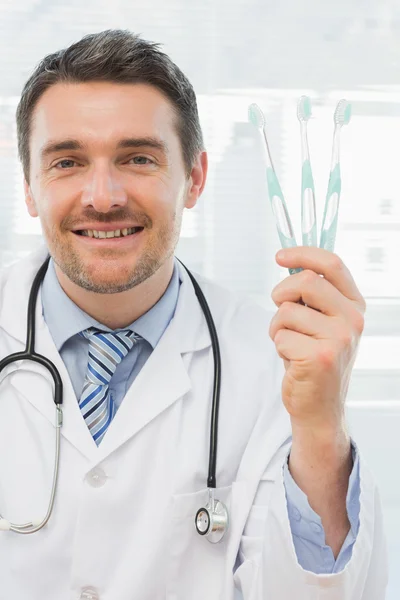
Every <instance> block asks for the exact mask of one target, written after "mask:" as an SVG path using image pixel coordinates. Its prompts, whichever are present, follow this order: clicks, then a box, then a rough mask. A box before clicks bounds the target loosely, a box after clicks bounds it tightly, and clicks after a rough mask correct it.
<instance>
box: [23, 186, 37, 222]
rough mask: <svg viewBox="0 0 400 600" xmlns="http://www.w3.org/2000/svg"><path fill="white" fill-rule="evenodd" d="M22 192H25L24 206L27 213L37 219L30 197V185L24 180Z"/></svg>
mask: <svg viewBox="0 0 400 600" xmlns="http://www.w3.org/2000/svg"><path fill="white" fill-rule="evenodd" d="M24 192H25V204H26V206H27V208H28V212H29V214H30V215H31V217H38V216H39V213H38V211H37V209H36V204H35V200H34V198H33V195H32V190H31V188H30V185H29V184H28V183H27V181H26V179H24Z"/></svg>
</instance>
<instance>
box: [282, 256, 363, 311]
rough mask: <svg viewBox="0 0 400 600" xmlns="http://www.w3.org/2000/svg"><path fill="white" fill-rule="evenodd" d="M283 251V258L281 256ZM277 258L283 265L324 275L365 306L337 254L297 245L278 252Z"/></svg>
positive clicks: (343, 292)
mask: <svg viewBox="0 0 400 600" xmlns="http://www.w3.org/2000/svg"><path fill="white" fill-rule="evenodd" d="M281 253H283V258H281V257H280V256H281ZM276 260H277V262H278V264H280V265H281V266H282V267H287V268H293V269H297V268H303V269H310V270H311V271H314V272H315V273H318V274H319V275H323V277H324V278H325V279H326V280H327V281H329V282H330V283H331V284H332V285H333V286H334V287H335V288H336V289H337V290H339V292H341V293H342V294H343V295H344V296H346V297H347V298H349V299H350V300H354V301H355V302H358V303H360V304H361V306H362V307H365V301H364V298H363V297H362V295H361V293H360V291H359V289H358V287H357V285H356V283H355V281H354V279H353V276H352V275H351V273H350V271H349V269H348V268H347V267H346V265H345V264H344V262H343V261H342V260H341V259H340V258H339V256H338V255H337V254H334V253H333V252H329V251H328V250H324V249H323V248H315V247H313V246H296V247H294V248H285V250H281V251H280V252H278V253H277V255H276Z"/></svg>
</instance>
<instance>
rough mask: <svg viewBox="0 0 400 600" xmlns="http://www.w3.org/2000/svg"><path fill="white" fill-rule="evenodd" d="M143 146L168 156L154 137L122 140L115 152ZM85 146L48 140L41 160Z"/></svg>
mask: <svg viewBox="0 0 400 600" xmlns="http://www.w3.org/2000/svg"><path fill="white" fill-rule="evenodd" d="M144 146H146V147H148V148H149V147H150V148H154V149H155V150H159V151H160V152H163V154H168V146H167V144H166V143H165V142H163V141H162V140H160V139H158V138H154V137H142V138H134V137H132V138H124V139H122V140H120V141H119V142H118V144H117V150H121V149H124V148H143V147H144ZM86 147H87V146H86V144H85V143H84V142H82V141H80V140H76V139H67V140H60V141H58V140H50V141H49V142H47V144H45V145H44V146H43V148H42V149H41V151H40V156H41V159H42V160H43V159H45V158H47V157H48V156H50V155H51V154H54V153H55V152H61V151H62V150H85V149H86Z"/></svg>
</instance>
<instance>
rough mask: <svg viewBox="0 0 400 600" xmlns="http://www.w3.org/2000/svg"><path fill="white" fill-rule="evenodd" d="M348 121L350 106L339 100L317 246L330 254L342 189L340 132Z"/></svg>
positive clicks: (333, 246)
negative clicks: (319, 238)
mask: <svg viewBox="0 0 400 600" xmlns="http://www.w3.org/2000/svg"><path fill="white" fill-rule="evenodd" d="M350 119H351V104H350V103H349V102H347V100H340V101H339V103H338V105H337V107H336V110H335V114H334V116H333V120H334V123H335V129H334V132H333V144H332V160H331V172H330V175H329V184H328V191H327V194H326V201H325V209H324V217H323V221H322V229H321V240H320V244H319V247H320V248H324V249H325V250H329V251H330V252H333V250H334V248H335V238H336V230H337V221H338V212H339V200H340V192H341V188H342V178H341V175H340V130H341V128H342V127H343V125H348V123H349V122H350Z"/></svg>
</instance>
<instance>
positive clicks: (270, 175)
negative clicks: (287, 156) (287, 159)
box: [267, 167, 303, 275]
mask: <svg viewBox="0 0 400 600" xmlns="http://www.w3.org/2000/svg"><path fill="white" fill-rule="evenodd" d="M267 184H268V193H269V198H270V201H271V206H272V211H273V213H274V216H275V221H276V228H277V231H278V235H279V239H280V242H281V245H282V248H293V247H295V246H297V244H296V239H295V237H294V234H293V227H292V223H291V221H290V216H289V211H288V209H287V206H286V202H285V199H284V197H283V193H282V189H281V186H280V185H279V181H278V178H277V176H276V173H275V171H274V170H273V169H272V168H271V167H268V168H267ZM302 270H303V269H300V268H299V269H289V273H290V275H293V274H294V273H300V271H302Z"/></svg>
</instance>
